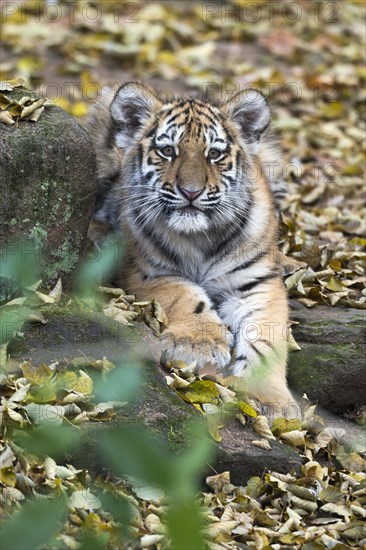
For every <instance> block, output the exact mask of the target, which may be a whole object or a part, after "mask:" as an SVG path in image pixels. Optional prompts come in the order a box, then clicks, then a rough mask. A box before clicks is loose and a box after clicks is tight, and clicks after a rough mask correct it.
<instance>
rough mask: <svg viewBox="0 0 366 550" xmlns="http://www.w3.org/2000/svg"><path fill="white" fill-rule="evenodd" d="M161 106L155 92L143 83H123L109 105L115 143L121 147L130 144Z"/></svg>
mask: <svg viewBox="0 0 366 550" xmlns="http://www.w3.org/2000/svg"><path fill="white" fill-rule="evenodd" d="M161 106H162V105H161V103H160V101H159V100H158V98H157V97H156V96H155V94H154V93H153V92H152V91H151V90H150V89H149V88H147V87H146V86H144V85H143V84H139V83H138V82H127V84H123V86H121V87H120V88H119V89H118V90H117V92H116V95H115V96H114V98H113V101H112V103H111V106H110V113H111V117H112V119H113V121H114V122H115V124H116V126H117V131H116V145H117V146H118V147H121V148H126V147H129V146H131V145H132V143H133V142H134V141H135V139H136V138H137V136H138V133H139V131H140V130H141V129H142V128H143V127H144V126H145V124H146V123H147V122H148V120H149V119H150V118H151V116H152V115H153V114H154V112H157V111H158V110H159V109H160V108H161Z"/></svg>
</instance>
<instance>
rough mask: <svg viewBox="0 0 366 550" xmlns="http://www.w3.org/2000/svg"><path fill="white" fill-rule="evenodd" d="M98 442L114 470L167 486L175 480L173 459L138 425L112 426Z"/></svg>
mask: <svg viewBox="0 0 366 550" xmlns="http://www.w3.org/2000/svg"><path fill="white" fill-rule="evenodd" d="M101 445H102V449H103V450H104V451H105V453H106V456H107V458H108V459H109V461H110V463H111V464H112V466H113V468H114V470H115V472H116V473H117V474H119V475H124V474H127V475H130V476H133V477H136V478H138V479H140V480H141V481H144V482H146V483H147V484H149V485H152V486H157V487H161V488H163V489H166V490H169V489H170V488H171V487H172V486H173V484H174V483H175V476H174V468H173V464H172V460H171V459H170V457H169V456H168V454H167V452H166V451H165V449H164V448H163V446H162V444H161V442H160V441H159V440H158V439H155V438H153V437H152V436H151V434H150V433H149V432H147V431H146V430H142V429H141V428H140V427H139V426H121V427H119V428H116V429H113V430H111V431H109V432H108V433H106V434H105V435H104V437H103V439H102V442H101Z"/></svg>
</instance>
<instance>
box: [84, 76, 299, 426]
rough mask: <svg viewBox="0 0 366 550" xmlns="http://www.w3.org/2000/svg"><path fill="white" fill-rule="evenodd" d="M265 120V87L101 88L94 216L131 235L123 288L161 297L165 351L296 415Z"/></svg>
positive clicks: (93, 117) (94, 125) (273, 160)
mask: <svg viewBox="0 0 366 550" xmlns="http://www.w3.org/2000/svg"><path fill="white" fill-rule="evenodd" d="M269 123H270V110H269V107H268V105H267V102H266V99H265V98H264V96H263V95H262V94H261V93H259V92H258V91H257V90H253V89H250V90H244V91H243V92H239V93H238V94H236V95H235V96H234V97H233V98H232V99H230V100H229V101H227V102H226V103H223V104H214V103H212V102H208V101H201V100H199V99H182V98H179V99H176V98H174V99H159V97H157V95H156V94H155V93H154V92H153V91H152V90H151V89H150V88H148V87H146V86H144V85H142V84H139V83H135V82H129V83H127V84H124V85H122V86H121V87H120V88H118V89H113V88H109V89H105V90H104V91H103V93H102V96H101V99H100V100H99V101H98V103H97V104H96V105H95V106H94V107H93V108H92V110H91V112H90V115H89V118H88V121H87V128H88V130H89V132H90V133H91V135H92V137H93V139H94V143H95V146H96V152H97V160H98V165H99V169H98V170H99V171H98V181H99V194H98V197H97V210H96V215H95V222H96V223H102V224H103V223H104V224H107V225H111V226H115V227H119V229H122V231H123V233H124V235H125V237H126V239H127V253H126V257H125V258H124V262H123V265H122V266H121V274H120V283H121V286H122V287H123V288H124V289H125V290H127V291H128V292H132V293H134V294H136V295H137V297H138V299H139V300H145V299H152V298H156V299H157V300H158V301H159V302H160V303H161V304H162V306H163V307H164V309H165V311H166V314H167V316H168V321H169V322H168V327H167V328H166V329H165V330H164V331H163V333H162V334H161V345H162V349H164V350H165V352H166V357H167V358H168V359H183V360H185V361H188V362H191V361H194V360H196V361H197V363H198V366H199V367H203V365H205V364H206V363H211V364H213V365H214V366H215V367H216V368H217V369H218V370H221V371H224V373H225V374H231V375H235V376H239V377H243V378H245V380H246V387H247V389H248V391H249V393H250V394H251V395H252V396H253V397H255V398H257V399H258V400H259V401H261V402H262V403H263V404H264V405H266V406H272V411H275V414H276V415H278V414H279V415H285V416H288V415H290V413H289V407H291V406H293V404H294V398H293V396H292V395H291V392H290V391H289V389H288V387H287V383H286V361H287V338H286V332H287V322H288V309H287V298H286V291H285V288H284V285H283V283H282V280H281V274H280V272H281V262H280V256H279V252H278V249H277V239H278V223H277V216H276V208H275V200H274V194H275V193H276V192H277V190H278V189H277V187H276V185H277V183H276V181H277V180H276V173H275V171H276V169H277V170H278V166H279V162H278V160H279V159H278V157H276V152H275V153H273V151H272V152H271V148H270V144H269V143H268V140H267V141H266V139H265V135H266V133H265V130H266V129H267V127H268V125H269ZM262 134H264V135H263V136H262ZM261 136H262V139H261ZM268 168H269V169H270V170H268ZM269 171H270V172H271V173H272V174H268V172H269ZM269 175H272V178H271V179H272V181H271V185H272V188H273V189H274V192H275V193H273V189H272V190H271V186H270V183H269V179H270V178H269ZM292 412H293V411H291V414H292Z"/></svg>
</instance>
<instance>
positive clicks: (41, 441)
mask: <svg viewBox="0 0 366 550" xmlns="http://www.w3.org/2000/svg"><path fill="white" fill-rule="evenodd" d="M14 441H15V443H16V444H17V445H19V446H21V447H22V448H23V449H25V450H26V451H28V452H30V453H32V454H34V455H36V456H43V455H47V456H50V457H52V458H56V457H58V456H64V455H65V452H66V451H69V450H70V449H72V448H74V447H76V445H78V444H79V443H80V431H79V430H78V429H77V428H74V427H71V426H65V425H61V426H55V425H54V424H42V425H41V426H39V427H37V428H35V429H33V430H32V431H29V432H26V431H17V432H15V433H14Z"/></svg>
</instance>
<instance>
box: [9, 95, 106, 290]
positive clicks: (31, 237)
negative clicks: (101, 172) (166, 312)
mask: <svg viewBox="0 0 366 550" xmlns="http://www.w3.org/2000/svg"><path fill="white" fill-rule="evenodd" d="M7 94H8V95H11V96H12V97H14V98H15V99H17V100H19V99H20V98H21V97H23V96H25V95H29V96H34V93H33V92H31V91H29V90H26V89H15V90H14V91H12V92H7ZM95 166H96V165H95V154H94V151H93V145H92V142H91V138H90V137H89V135H88V134H87V132H86V131H85V130H84V129H83V128H82V127H81V125H80V124H79V123H78V122H77V120H75V119H74V118H73V117H71V116H70V115H68V114H67V113H65V112H64V111H63V110H62V109H60V108H59V107H57V106H50V107H47V108H46V109H45V110H44V112H43V113H42V115H41V117H40V118H39V120H38V121H37V122H35V123H33V122H29V121H22V120H19V121H18V122H17V123H16V124H13V125H12V126H6V125H5V124H0V171H1V175H0V177H1V193H2V196H1V203H0V242H1V247H2V252H3V253H4V252H5V254H6V253H7V254H14V253H15V248H14V247H17V246H23V247H24V257H25V256H26V255H27V257H28V258H29V257H30V255H31V254H32V255H33V256H35V257H36V258H37V262H38V261H39V262H40V264H41V276H42V279H43V282H44V284H45V285H46V286H48V287H50V286H51V285H52V284H53V283H54V282H55V281H56V280H57V279H58V277H60V276H62V278H63V281H64V282H65V283H68V281H69V280H70V274H71V272H72V271H73V269H74V267H75V265H76V264H77V262H78V261H79V259H80V257H81V256H82V254H83V246H84V243H85V238H86V233H87V229H88V226H89V222H90V218H91V216H92V213H93V209H94V195H95V186H96V182H95ZM24 241H26V242H24ZM20 242H22V243H23V244H19V243H20ZM5 257H6V256H5Z"/></svg>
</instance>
